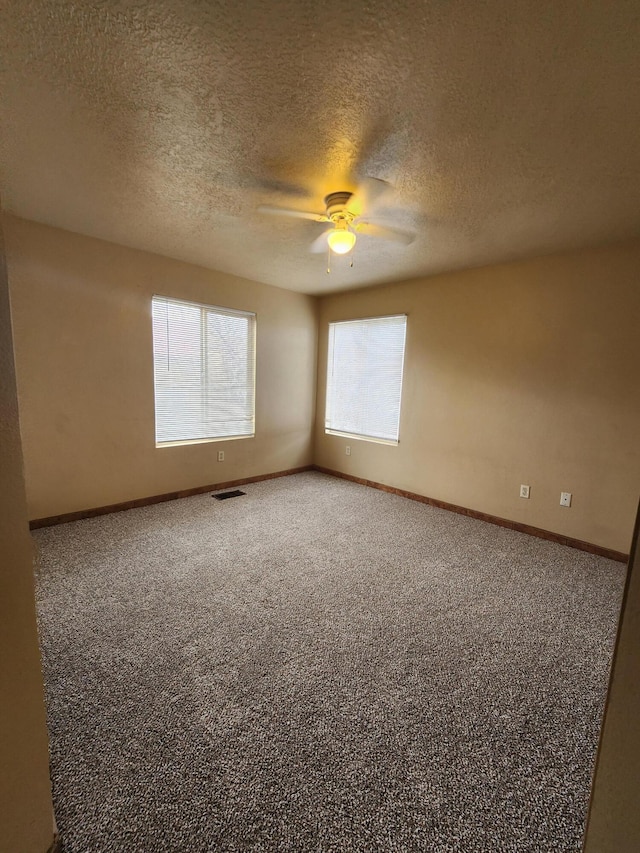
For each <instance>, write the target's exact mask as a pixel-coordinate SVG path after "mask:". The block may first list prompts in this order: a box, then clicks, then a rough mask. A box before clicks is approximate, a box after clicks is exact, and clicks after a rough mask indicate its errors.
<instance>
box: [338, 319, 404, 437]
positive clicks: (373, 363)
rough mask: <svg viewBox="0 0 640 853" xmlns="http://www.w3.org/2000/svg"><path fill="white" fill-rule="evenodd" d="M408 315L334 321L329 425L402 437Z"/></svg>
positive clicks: (371, 434) (353, 431)
mask: <svg viewBox="0 0 640 853" xmlns="http://www.w3.org/2000/svg"><path fill="white" fill-rule="evenodd" d="M406 327H407V318H406V316H405V315H404V314H403V315H398V316H393V317H373V318H371V319H366V320H348V321H346V322H341V323H330V324H329V357H328V365H327V399H326V413H325V429H326V431H327V432H338V433H347V434H349V435H353V436H356V437H363V438H372V439H378V440H382V441H391V442H394V443H397V441H398V431H399V425H400V399H401V396H402V368H403V364H404V345H405V336H406Z"/></svg>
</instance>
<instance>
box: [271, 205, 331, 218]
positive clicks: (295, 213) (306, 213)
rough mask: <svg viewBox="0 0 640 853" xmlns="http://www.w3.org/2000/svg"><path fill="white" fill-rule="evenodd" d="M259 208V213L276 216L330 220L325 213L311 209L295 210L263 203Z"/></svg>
mask: <svg viewBox="0 0 640 853" xmlns="http://www.w3.org/2000/svg"><path fill="white" fill-rule="evenodd" d="M257 209H258V212H259V213H268V214H270V215H274V216H290V217H291V218H293V219H312V220H314V221H315V222H328V221H329V220H328V218H327V216H326V215H325V214H324V213H313V212H312V211H310V210H293V209H292V208H289V207H276V206H275V205H271V204H261V205H259V206H258V208H257Z"/></svg>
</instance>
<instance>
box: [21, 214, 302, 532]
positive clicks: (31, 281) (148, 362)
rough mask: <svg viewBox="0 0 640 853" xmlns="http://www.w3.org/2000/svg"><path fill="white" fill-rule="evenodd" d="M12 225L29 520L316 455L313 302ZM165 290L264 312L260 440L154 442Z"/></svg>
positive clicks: (168, 262) (123, 250) (61, 234)
mask: <svg viewBox="0 0 640 853" xmlns="http://www.w3.org/2000/svg"><path fill="white" fill-rule="evenodd" d="M5 231H6V235H7V257H8V268H9V284H10V288H11V297H12V303H13V322H14V329H15V333H14V334H15V348H16V364H17V377H18V394H19V401H20V416H21V420H22V432H23V443H24V456H25V465H26V482H27V499H28V504H29V515H30V517H31V518H41V517H44V516H50V515H57V514H62V513H66V512H73V511H75V510H83V509H88V508H90V507H96V506H104V505H107V504H111V503H117V502H121V501H127V500H132V499H135V498H141V497H146V496H149V495H156V494H163V493H166V492H171V491H175V490H180V489H188V488H192V487H197V486H201V485H207V484H209V483H216V482H222V481H225V480H234V479H240V478H243V477H251V476H256V475H259V474H267V473H272V472H275V471H280V470H286V469H289V468H295V467H298V466H303V465H308V464H310V463H311V462H312V425H313V419H314V406H315V369H316V365H315V355H316V307H317V306H316V302H315V300H314V299H312V298H311V297H308V296H303V295H301V294H297V293H292V292H290V291H287V290H282V289H280V288H275V287H270V286H267V285H262V284H257V283H255V282H250V281H247V280H245V279H239V278H235V277H234V276H230V275H225V274H223V273H217V272H212V271H210V270H206V269H203V268H201V267H195V266H192V265H189V264H185V263H181V262H178V261H172V260H169V259H168V258H164V257H161V256H158V255H152V254H148V253H145V252H140V251H135V250H132V249H127V248H124V247H122V246H117V245H115V244H112V243H106V242H103V241H100V240H94V239H90V238H87V237H82V236H79V235H76V234H72V233H70V232H68V231H61V230H59V229H55V228H49V227H46V226H42V225H37V224H35V223H33V222H27V221H25V220H20V219H16V218H13V217H6V218H5ZM154 293H159V294H161V295H164V296H174V297H176V298H180V299H186V300H194V301H200V302H205V303H210V304H213V305H221V306H224V307H228V308H236V309H241V310H247V311H255V312H256V313H257V315H258V327H257V329H258V331H257V393H256V437H255V438H254V439H241V440H236V441H222V442H211V443H206V444H196V445H184V446H180V447H164V448H158V449H157V448H156V447H155V438H154V435H155V426H154V395H153V358H152V333H151V313H150V312H151V297H152V295H153V294H154ZM218 450H224V451H225V461H224V462H222V463H220V462H217V452H218Z"/></svg>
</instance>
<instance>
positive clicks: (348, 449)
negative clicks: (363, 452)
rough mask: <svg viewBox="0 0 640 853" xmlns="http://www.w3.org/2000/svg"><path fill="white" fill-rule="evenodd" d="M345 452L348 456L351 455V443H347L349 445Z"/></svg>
mask: <svg viewBox="0 0 640 853" xmlns="http://www.w3.org/2000/svg"><path fill="white" fill-rule="evenodd" d="M344 452H345V453H346V454H347V456H351V448H350V447H349V445H348V444H347V446H346V447H345V449H344Z"/></svg>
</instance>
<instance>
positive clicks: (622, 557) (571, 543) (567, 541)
mask: <svg viewBox="0 0 640 853" xmlns="http://www.w3.org/2000/svg"><path fill="white" fill-rule="evenodd" d="M312 467H313V469H314V470H315V471H320V472H321V473H322V474H329V475H330V476H331V477H340V479H342V480H350V481H351V482H352V483H359V484H360V485H361V486H369V487H371V488H372V489H379V490H380V491H382V492H390V493H391V494H393V495H400V496H401V497H403V498H409V499H410V500H412V501H419V502H420V503H424V504H429V505H430V506H435V507H438V508H439V509H446V510H449V512H457V513H459V514H460V515H468V516H469V517H470V518H477V519H478V520H479V521H488V522H489V524H497V525H498V526H499V527H508V528H509V529H510V530H516V531H518V533H527V534H528V535H529V536H537V537H538V539H547V540H548V541H549V542H557V543H558V544H560V545H567V546H568V547H569V548H576V549H577V550H578V551H588V552H589V553H590V554H597V555H598V556H599V557H607V559H609V560H617V561H618V562H619V563H627V562H628V560H629V555H628V554H623V553H622V552H621V551H614V550H613V549H612V548H603V547H602V546H601V545H594V544H593V543H591V542H583V541H582V540H581V539H572V538H571V537H570V536H563V535H562V534H560V533H552V532H551V531H550V530H543V529H542V528H541V527H532V526H531V525H530V524H522V523H521V522H519V521H511V520H510V519H508V518H500V517H499V516H497V515H489V514H488V513H486V512H479V511H478V510H476V509H469V508H468V507H464V506H457V505H456V504H451V503H448V502H447V501H440V500H437V499H436V498H428V497H426V496H425V495H418V494H416V493H415V492H408V491H407V490H406V489H396V488H394V487H393V486H385V485H384V484H383V483H376V482H375V480H364V479H363V478H362V477H354V476H353V475H352V474H344V473H342V471H334V470H332V469H331V468H323V467H322V466H320V465H313V466H312Z"/></svg>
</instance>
